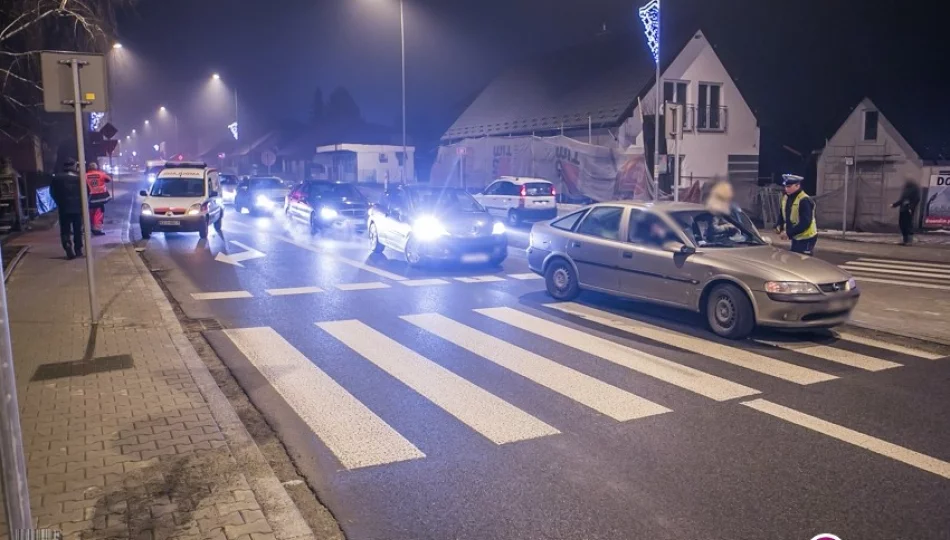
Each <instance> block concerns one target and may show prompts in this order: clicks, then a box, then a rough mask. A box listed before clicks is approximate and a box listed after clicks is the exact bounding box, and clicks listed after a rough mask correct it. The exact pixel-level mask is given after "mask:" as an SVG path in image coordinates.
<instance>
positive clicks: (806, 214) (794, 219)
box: [776, 174, 818, 255]
mask: <svg viewBox="0 0 950 540" xmlns="http://www.w3.org/2000/svg"><path fill="white" fill-rule="evenodd" d="M782 180H783V182H782V184H783V185H784V186H785V195H783V196H782V207H781V209H782V211H781V213H780V214H779V218H778V226H777V227H776V232H778V233H779V234H780V235H781V236H782V239H783V240H785V239H791V241H792V252H793V253H801V254H803V255H814V253H815V244H817V243H818V225H817V224H816V223H815V202H814V201H812V200H811V197H809V196H808V194H807V193H805V191H804V190H803V189H802V180H804V178H802V177H801V176H797V175H794V174H783V175H782Z"/></svg>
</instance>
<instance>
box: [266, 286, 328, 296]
mask: <svg viewBox="0 0 950 540" xmlns="http://www.w3.org/2000/svg"><path fill="white" fill-rule="evenodd" d="M265 292H267V294H269V295H271V296H293V295H295V294H317V293H322V292H323V289H321V288H320V287H291V288H289V289H267V290H266V291H265Z"/></svg>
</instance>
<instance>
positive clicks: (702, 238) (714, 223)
mask: <svg viewBox="0 0 950 540" xmlns="http://www.w3.org/2000/svg"><path fill="white" fill-rule="evenodd" d="M670 217H672V218H673V221H675V222H676V223H677V224H678V225H679V226H680V227H681V228H682V229H683V232H685V233H686V236H688V237H689V238H691V239H692V240H693V243H695V244H696V245H697V246H699V247H716V248H720V247H721V248H730V247H740V246H762V245H765V244H766V242H765V240H763V239H762V237H761V236H759V233H758V231H756V230H755V226H754V225H753V224H752V221H751V220H749V217H748V216H746V215H745V214H744V213H743V212H742V211H741V210H737V211H736V212H734V213H733V214H730V215H726V214H717V213H712V212H709V211H707V210H691V211H684V212H672V213H671V214H670Z"/></svg>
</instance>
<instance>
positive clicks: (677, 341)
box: [545, 302, 837, 384]
mask: <svg viewBox="0 0 950 540" xmlns="http://www.w3.org/2000/svg"><path fill="white" fill-rule="evenodd" d="M545 307H549V308H551V309H556V310H558V311H562V312H564V313H569V314H571V315H574V316H576V317H580V318H582V319H587V320H589V321H593V322H595V323H598V324H602V325H604V326H609V327H610V328H616V329H617V330H622V331H624V332H628V333H631V334H635V335H638V336H641V337H645V338H647V339H652V340H653V341H658V342H660V343H666V344H669V345H672V346H673V347H676V348H679V349H684V350H687V351H690V352H694V353H697V354H701V355H703V356H708V357H710V358H715V359H716V360H720V361H722V362H726V363H727V364H732V365H734V366H739V367H742V368H745V369H749V370H752V371H756V372H759V373H764V374H765V375H770V376H772V377H776V378H779V379H783V380H786V381H790V382H793V383H797V384H813V383H818V382H824V381H830V380H833V379H837V377H835V376H834V375H829V374H827V373H822V372H820V371H815V370H813V369H808V368H806V367H802V366H796V365H795V364H790V363H788V362H782V361H780V360H776V359H774V358H769V357H768V356H764V355H761V354H756V353H754V352H751V351H747V350H744V349H740V348H738V347H730V346H728V345H722V344H720V343H716V342H714V341H709V340H707V339H701V338H697V337H693V336H690V335H686V334H682V333H680V332H675V331H673V330H668V329H666V328H660V327H658V326H653V325H651V324H647V323H645V322H642V321H636V320H632V319H627V318H625V317H621V316H619V315H615V314H613V313H610V312H607V311H601V310H599V309H594V308H592V307H588V306H584V305H581V304H576V303H573V302H566V303H561V304H547V305H546V306H545Z"/></svg>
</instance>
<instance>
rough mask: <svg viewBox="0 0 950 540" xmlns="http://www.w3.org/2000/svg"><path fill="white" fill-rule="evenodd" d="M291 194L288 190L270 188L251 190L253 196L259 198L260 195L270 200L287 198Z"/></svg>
mask: <svg viewBox="0 0 950 540" xmlns="http://www.w3.org/2000/svg"><path fill="white" fill-rule="evenodd" d="M288 193H290V190H289V189H287V188H270V189H254V190H251V194H252V195H254V196H255V197H257V196H258V195H263V196H265V197H267V198H268V199H278V198H281V197H286V196H287V194H288Z"/></svg>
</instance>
